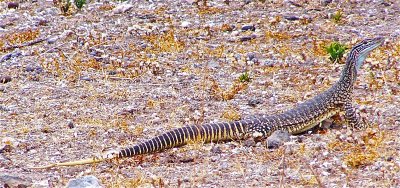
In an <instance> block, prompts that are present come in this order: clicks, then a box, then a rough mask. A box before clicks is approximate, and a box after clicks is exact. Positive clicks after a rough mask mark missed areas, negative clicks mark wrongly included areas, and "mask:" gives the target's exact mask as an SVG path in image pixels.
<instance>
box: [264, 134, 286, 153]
mask: <svg viewBox="0 0 400 188" xmlns="http://www.w3.org/2000/svg"><path fill="white" fill-rule="evenodd" d="M288 141H290V134H289V132H287V131H282V130H278V131H275V132H274V133H272V135H271V136H269V137H268V138H267V148H269V149H276V148H278V147H279V146H281V145H283V144H284V143H285V142H288Z"/></svg>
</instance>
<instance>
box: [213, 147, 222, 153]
mask: <svg viewBox="0 0 400 188" xmlns="http://www.w3.org/2000/svg"><path fill="white" fill-rule="evenodd" d="M211 152H213V153H222V150H221V148H220V147H218V146H214V147H212V148H211Z"/></svg>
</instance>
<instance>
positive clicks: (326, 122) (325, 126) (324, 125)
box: [320, 119, 333, 129]
mask: <svg viewBox="0 0 400 188" xmlns="http://www.w3.org/2000/svg"><path fill="white" fill-rule="evenodd" d="M332 124H333V121H332V120H330V119H326V120H324V121H322V123H321V124H320V127H321V128H322V129H329V128H331V126H332Z"/></svg>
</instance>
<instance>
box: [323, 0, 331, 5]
mask: <svg viewBox="0 0 400 188" xmlns="http://www.w3.org/2000/svg"><path fill="white" fill-rule="evenodd" d="M330 3H332V0H323V1H322V5H324V6H327V5H329V4H330Z"/></svg>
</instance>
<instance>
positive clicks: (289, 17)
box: [283, 16, 300, 21]
mask: <svg viewBox="0 0 400 188" xmlns="http://www.w3.org/2000/svg"><path fill="white" fill-rule="evenodd" d="M283 17H284V18H285V19H286V20H289V21H295V20H300V18H299V17H297V16H283Z"/></svg>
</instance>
